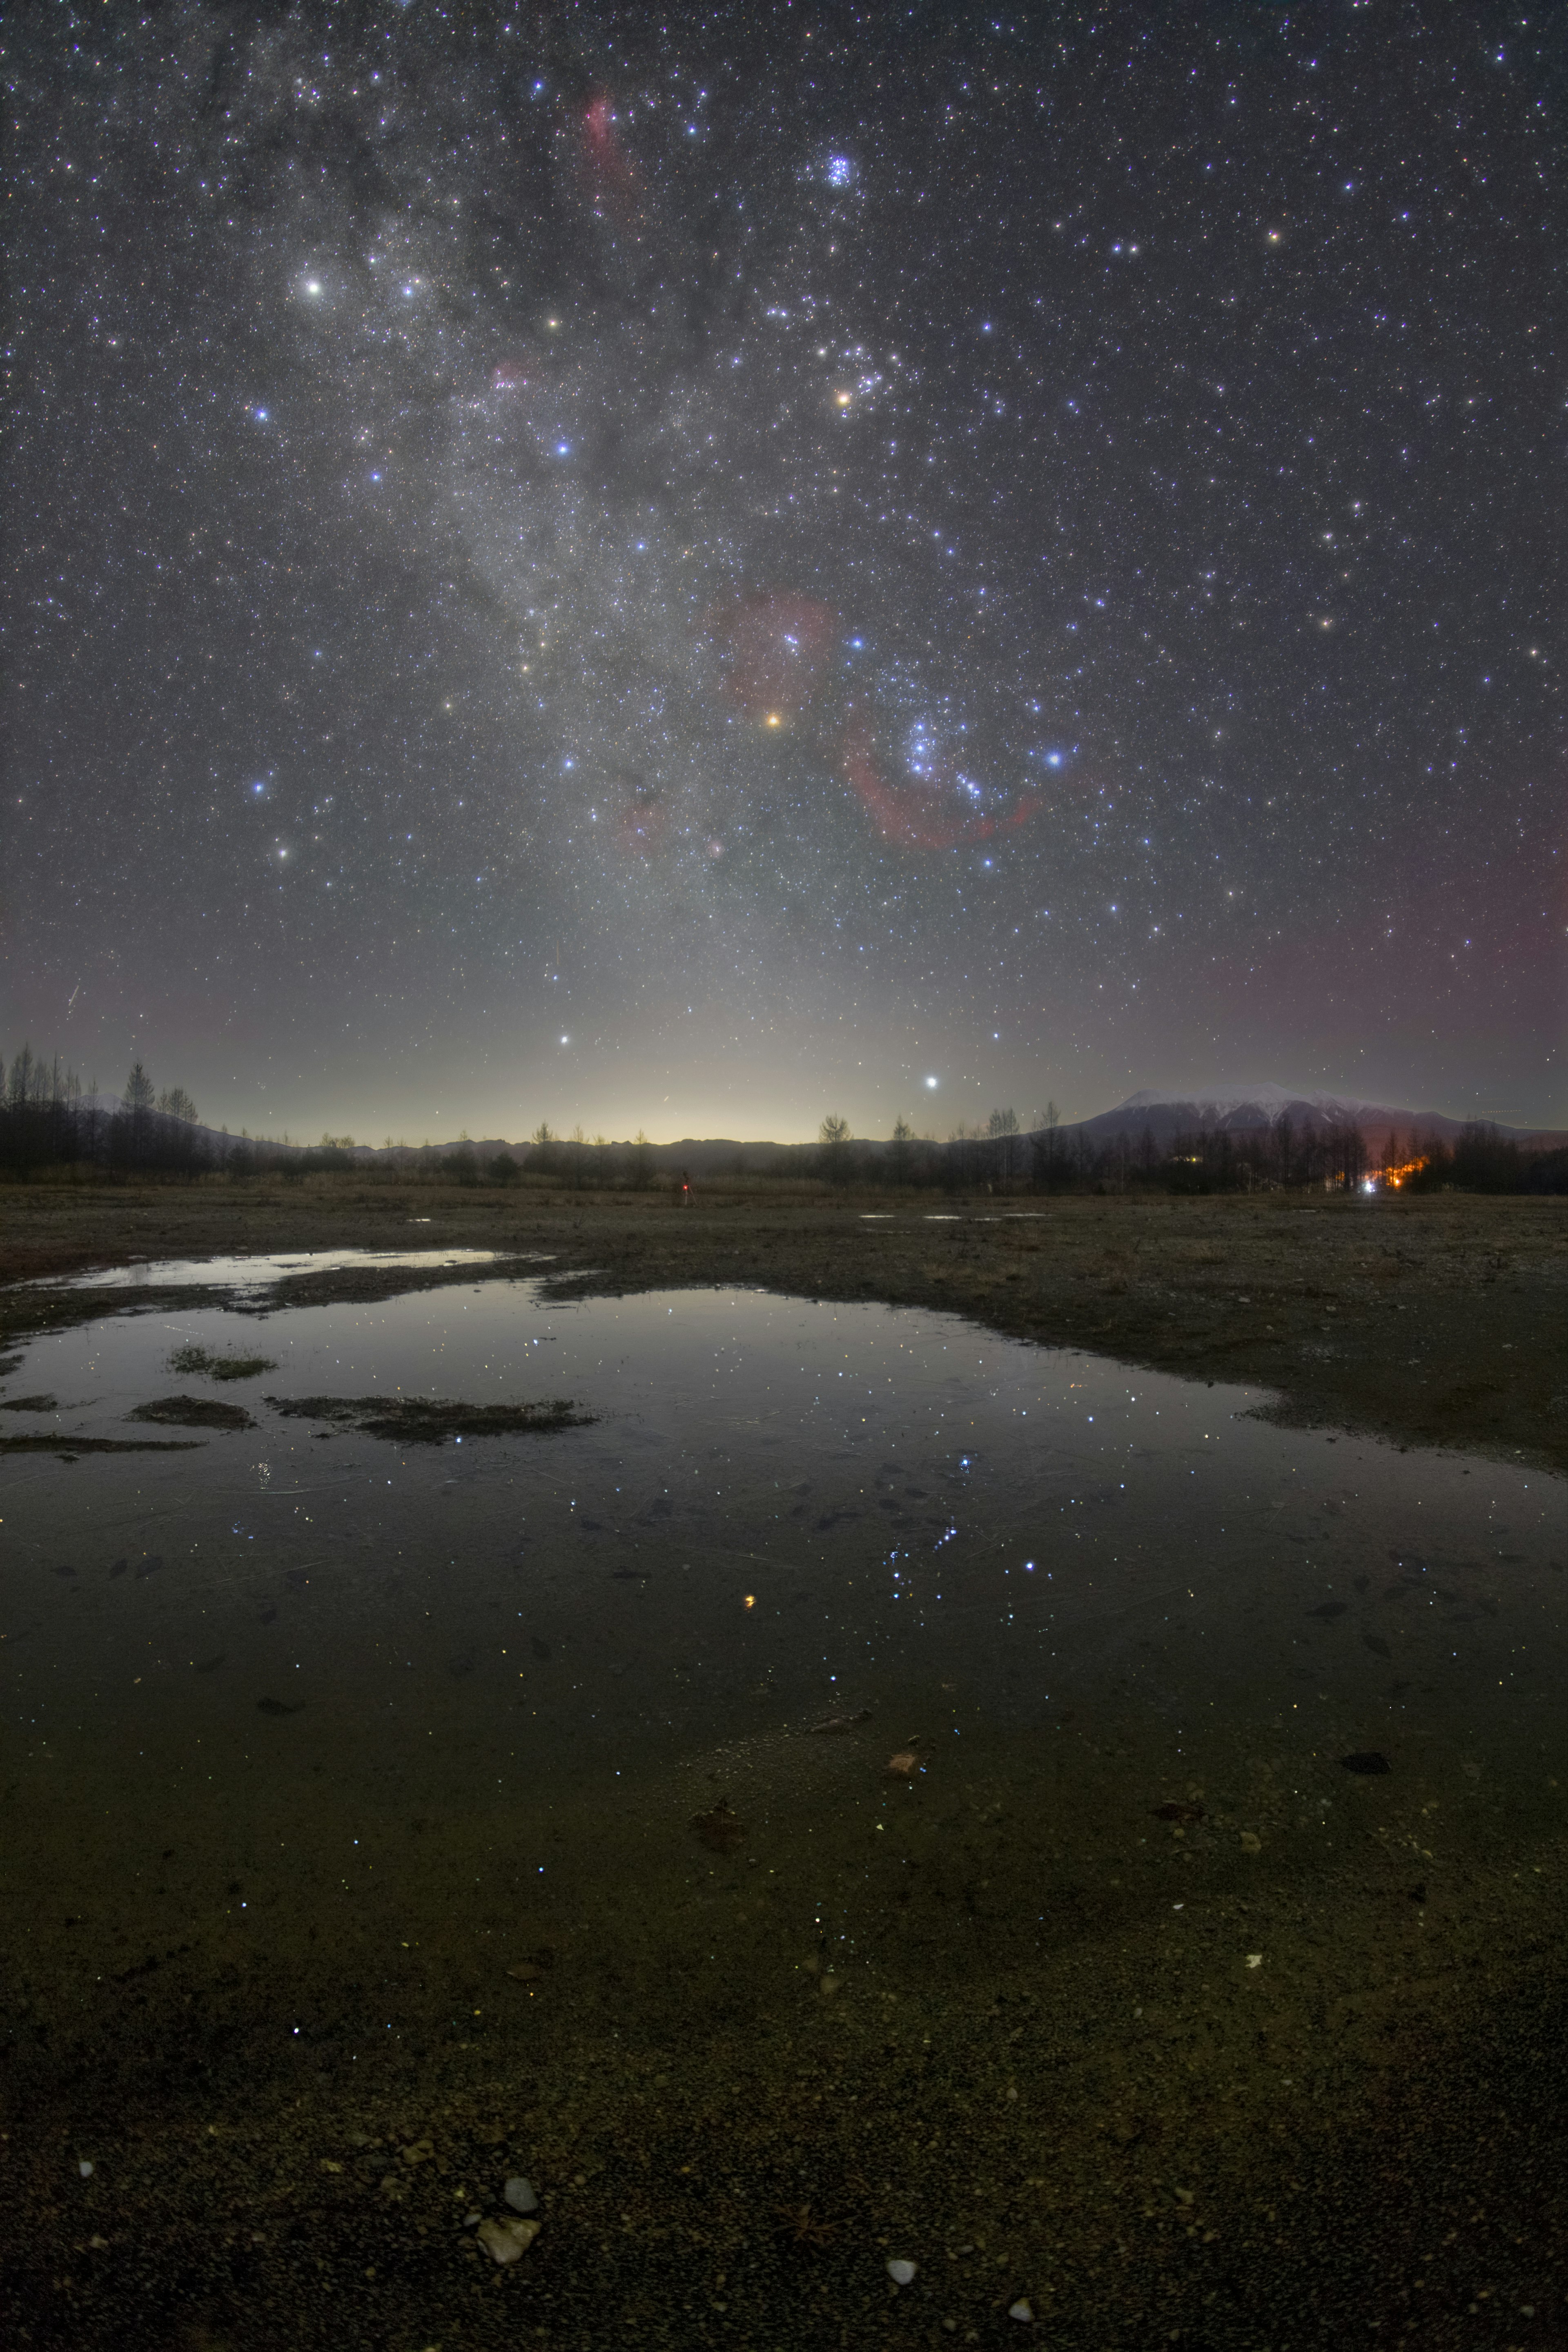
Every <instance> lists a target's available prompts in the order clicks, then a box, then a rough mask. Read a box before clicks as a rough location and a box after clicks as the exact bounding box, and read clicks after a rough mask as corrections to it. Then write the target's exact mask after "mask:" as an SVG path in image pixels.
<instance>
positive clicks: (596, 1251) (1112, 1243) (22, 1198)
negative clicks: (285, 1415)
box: [0, 1176, 1568, 1471]
mask: <svg viewBox="0 0 1568 2352" xmlns="http://www.w3.org/2000/svg"><path fill="white" fill-rule="evenodd" d="M416 1220H420V1221H423V1222H415V1221H416ZM450 1245H456V1246H462V1247H469V1248H473V1247H489V1248H495V1249H498V1250H503V1251H520V1252H521V1251H544V1252H550V1253H553V1254H554V1255H556V1257H557V1258H558V1259H559V1261H560V1262H561V1265H562V1268H563V1284H564V1286H565V1287H566V1288H567V1289H568V1290H569V1291H571V1292H574V1293H588V1292H595V1293H610V1292H625V1291H633V1290H647V1289H657V1288H664V1287H668V1288H672V1289H679V1288H682V1287H692V1286H713V1285H727V1284H731V1283H733V1284H744V1285H754V1286H760V1287H764V1288H768V1289H772V1290H777V1291H781V1292H785V1293H791V1294H794V1295H796V1296H802V1297H811V1298H831V1299H882V1300H886V1301H887V1302H889V1304H892V1305H897V1306H922V1307H942V1308H945V1309H947V1310H948V1311H949V1312H951V1313H953V1314H957V1315H963V1316H967V1317H969V1318H972V1319H973V1320H974V1321H975V1322H977V1323H980V1324H983V1325H984V1326H985V1327H986V1328H988V1329H991V1330H994V1331H999V1332H1004V1333H1005V1334H1006V1335H1007V1336H1008V1337H1009V1338H1014V1339H1034V1340H1037V1341H1039V1342H1040V1343H1042V1344H1043V1345H1046V1346H1061V1345H1063V1344H1071V1345H1073V1346H1076V1347H1082V1348H1088V1349H1094V1350H1095V1351H1096V1352H1098V1353H1100V1354H1103V1355H1108V1356H1116V1357H1121V1358H1123V1359H1125V1360H1128V1361H1129V1362H1131V1363H1136V1364H1141V1365H1143V1366H1147V1367H1151V1368H1153V1369H1157V1370H1164V1371H1172V1372H1178V1373H1182V1374H1184V1375H1186V1376H1188V1377H1190V1378H1194V1379H1207V1380H1225V1381H1257V1382H1263V1383H1266V1384H1267V1385H1268V1386H1270V1387H1272V1388H1275V1389H1277V1390H1278V1391H1279V1396H1280V1400H1281V1402H1280V1407H1279V1415H1280V1417H1281V1418H1282V1419H1285V1420H1288V1421H1290V1422H1293V1423H1302V1424H1307V1425H1311V1426H1325V1425H1326V1426H1329V1427H1335V1426H1342V1427H1346V1428H1360V1429H1364V1430H1369V1431H1374V1432H1376V1433H1379V1434H1381V1435H1383V1436H1386V1437H1390V1438H1393V1439H1394V1440H1395V1441H1397V1442H1398V1443H1400V1444H1423V1445H1435V1444H1436V1445H1452V1446H1459V1447H1464V1448H1467V1449H1468V1450H1470V1451H1473V1452H1476V1453H1481V1454H1496V1455H1500V1456H1501V1457H1503V1458H1505V1459H1509V1460H1513V1459H1522V1460H1524V1461H1528V1462H1534V1463H1538V1464H1541V1465H1548V1466H1551V1467H1552V1468H1554V1469H1556V1470H1559V1471H1562V1470H1565V1469H1568V1203H1565V1202H1561V1201H1557V1200H1552V1199H1546V1200H1539V1201H1537V1200H1519V1199H1506V1198H1505V1199H1481V1198H1474V1197H1468V1196H1465V1195H1459V1194H1452V1195H1445V1196H1443V1197H1441V1198H1438V1199H1436V1200H1423V1201H1400V1200H1377V1199H1373V1200H1365V1199H1351V1200H1340V1199H1332V1198H1325V1197H1324V1196H1323V1195H1321V1194H1315V1195H1309V1196H1306V1197H1297V1196H1281V1195H1278V1194H1274V1195H1269V1196H1266V1197H1264V1198H1258V1197H1256V1196H1254V1197H1242V1196H1225V1197H1220V1198H1210V1199H1207V1200H1194V1201H1170V1200H1159V1201H1143V1200H1137V1199H1126V1198H1104V1199H1076V1198H1071V1199H1060V1200H1055V1201H1047V1200H1042V1199H1039V1198H1037V1197H1031V1196H1028V1195H1016V1196H1013V1197H1010V1198H1008V1199H1005V1200H1002V1199H994V1198H990V1197H988V1196H984V1195H981V1196H978V1197H970V1198H967V1199H960V1200H953V1199H950V1198H944V1197H942V1196H941V1195H938V1194H934V1193H923V1192H920V1193H912V1192H886V1193H876V1192H868V1191H865V1190H860V1189H857V1190H854V1191H852V1192H847V1193H846V1194H844V1195H841V1196H837V1197H833V1196H828V1195H826V1194H822V1193H815V1192H810V1191H808V1190H806V1189H805V1188H801V1187H792V1186H787V1185H783V1184H770V1183H767V1182H765V1181H760V1180H752V1181H749V1182H748V1181H735V1182H734V1183H731V1184H729V1185H725V1184H722V1183H714V1184H711V1185H709V1186H705V1187H704V1188H702V1189H701V1190H700V1191H699V1192H696V1193H695V1194H694V1196H693V1200H692V1203H691V1205H690V1206H689V1207H688V1208H684V1209H679V1208H677V1207H675V1206H674V1204H673V1203H672V1201H671V1197H670V1194H669V1192H668V1190H663V1189H661V1190H658V1191H656V1192H649V1193H645V1194H637V1193H625V1192H621V1193H608V1194H595V1193H591V1192H582V1193H576V1192H543V1191H538V1190H534V1189H533V1188H531V1187H523V1188H521V1189H517V1188H514V1189H512V1190H510V1191H507V1190H489V1189H487V1188H485V1187H482V1186H480V1187H474V1188H462V1187H458V1186H456V1185H453V1186H442V1185H433V1184H429V1183H407V1184H381V1183H367V1182H365V1181H363V1180H359V1179H354V1178H342V1177H335V1176H329V1177H312V1178H308V1179H306V1180H305V1181H302V1182H300V1183H296V1184H284V1183H273V1184H258V1185H254V1186H252V1185H247V1186H237V1185H229V1184H227V1183H223V1182H210V1183H198V1184H195V1185H192V1186H190V1187H179V1186H173V1185H169V1186H165V1185H136V1184H125V1185H102V1186H86V1185H79V1186H73V1185H67V1184H60V1185H52V1184H51V1185H45V1184H39V1185H31V1186H16V1187H11V1188H8V1189H6V1190H5V1192H3V1193H0V1348H4V1347H5V1346H7V1345H10V1346H15V1345H16V1342H18V1341H19V1340H21V1339H25V1338H26V1337H27V1336H28V1334H29V1333H31V1332H33V1331H36V1330H39V1329H43V1328H58V1326H59V1325H60V1323H61V1322H62V1321H65V1320H75V1319H78V1318H82V1317H85V1316H86V1315H88V1314H89V1313H96V1312H101V1304H102V1303H101V1301H96V1302H95V1301H89V1299H87V1298H84V1297H78V1298H73V1299H72V1301H71V1302H70V1306H69V1307H68V1308H67V1307H64V1306H63V1305H62V1302H61V1301H60V1299H59V1298H58V1294H57V1295H56V1296H54V1297H49V1296H48V1295H47V1294H45V1293H41V1292H39V1291H37V1290H26V1289H23V1290H19V1289H17V1288H16V1285H18V1284H23V1283H26V1282H27V1281H28V1280H29V1278H35V1279H36V1278H37V1277H38V1276H65V1275H68V1274H72V1273H77V1272H79V1271H82V1270H84V1269H86V1268H88V1267H93V1266H110V1265H125V1264H127V1263H128V1262H131V1261H132V1260H134V1259H136V1258H144V1259H150V1260H155V1259H159V1258H169V1257H202V1256H205V1255H211V1254H215V1253H217V1252H228V1251H272V1250H321V1249H327V1248H343V1247H363V1248H369V1249H395V1248H408V1247H415V1248H421V1249H424V1248H438V1247H443V1246H450ZM568 1269H571V1270H572V1271H570V1272H568V1271H567V1270H568ZM577 1269H582V1271H577ZM464 1278H465V1279H467V1278H468V1276H465V1277H464ZM406 1286H407V1285H406V1284H405V1283H402V1282H400V1283H398V1284H396V1285H395V1287H398V1288H403V1287H406ZM360 1287H361V1284H360V1283H359V1282H355V1281H353V1280H349V1279H345V1280H343V1281H342V1282H341V1283H340V1282H338V1281H336V1280H335V1279H329V1280H328V1281H326V1282H325V1283H321V1284H319V1285H313V1286H312V1294H313V1295H314V1296H321V1297H324V1296H334V1297H335V1296H345V1295H351V1294H352V1293H353V1292H354V1291H356V1290H358V1289H359V1288H360ZM377 1287H378V1288H384V1287H386V1286H385V1285H383V1284H380V1283H378V1284H377Z"/></svg>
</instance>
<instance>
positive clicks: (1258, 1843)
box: [1240, 1830, 1263, 1853]
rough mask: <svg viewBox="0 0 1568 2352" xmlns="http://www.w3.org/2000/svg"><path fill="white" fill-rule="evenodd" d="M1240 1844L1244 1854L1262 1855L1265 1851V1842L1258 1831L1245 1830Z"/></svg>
mask: <svg viewBox="0 0 1568 2352" xmlns="http://www.w3.org/2000/svg"><path fill="white" fill-rule="evenodd" d="M1240 1843H1241V1851H1242V1852H1243V1853H1262V1851H1263V1840H1262V1839H1261V1838H1260V1837H1259V1836H1258V1832H1257V1831H1256V1830H1243V1831H1242V1832H1241V1840H1240Z"/></svg>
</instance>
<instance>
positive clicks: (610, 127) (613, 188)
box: [582, 90, 640, 220]
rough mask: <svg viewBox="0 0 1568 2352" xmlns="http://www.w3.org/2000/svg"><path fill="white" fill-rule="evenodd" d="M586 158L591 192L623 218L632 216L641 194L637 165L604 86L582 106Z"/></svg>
mask: <svg viewBox="0 0 1568 2352" xmlns="http://www.w3.org/2000/svg"><path fill="white" fill-rule="evenodd" d="M582 137H583V162H584V168H585V170H586V172H587V175H588V185H589V192H590V194H592V196H593V198H594V201H595V203H596V204H602V205H605V207H606V208H607V209H608V210H609V211H611V212H613V213H615V214H616V215H618V216H619V217H620V218H621V219H623V220H626V219H629V218H630V216H631V215H632V213H633V211H634V210H635V208H636V205H637V196H638V194H640V183H639V179H638V173H637V165H636V164H635V163H633V161H632V159H631V157H630V155H629V154H628V153H627V152H626V145H625V143H624V142H623V140H622V138H621V134H620V132H619V131H617V129H616V113H615V108H614V107H613V106H612V105H611V103H610V100H609V99H608V98H607V97H606V96H605V93H604V91H603V90H601V91H599V92H598V94H597V95H596V96H595V97H593V98H591V99H590V100H588V103H587V105H586V106H585V107H584V109H583V123H582Z"/></svg>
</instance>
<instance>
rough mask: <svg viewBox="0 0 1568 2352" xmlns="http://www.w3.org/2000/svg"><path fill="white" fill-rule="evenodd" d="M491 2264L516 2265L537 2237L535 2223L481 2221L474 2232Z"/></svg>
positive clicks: (537, 2226) (537, 2225)
mask: <svg viewBox="0 0 1568 2352" xmlns="http://www.w3.org/2000/svg"><path fill="white" fill-rule="evenodd" d="M474 2234H475V2236H476V2237H477V2238H478V2240H479V2243H480V2245H481V2246H483V2248H484V2250H485V2252H486V2253H487V2254H489V2257H490V2260H491V2261H492V2262H496V2263H518V2262H521V2260H522V2257H523V2256H524V2254H526V2253H527V2252H528V2250H529V2248H530V2246H531V2245H532V2243H533V2242H534V2240H535V2238H537V2237H538V2235H539V2224H538V2222H537V2221H481V2222H480V2223H479V2228H478V2230H476V2231H475V2232H474Z"/></svg>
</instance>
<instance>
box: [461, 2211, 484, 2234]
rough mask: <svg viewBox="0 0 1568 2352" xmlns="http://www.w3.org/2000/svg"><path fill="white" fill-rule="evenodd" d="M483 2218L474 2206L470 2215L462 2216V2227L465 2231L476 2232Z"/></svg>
mask: <svg viewBox="0 0 1568 2352" xmlns="http://www.w3.org/2000/svg"><path fill="white" fill-rule="evenodd" d="M484 2218H485V2217H484V2215H483V2214H482V2213H481V2212H480V2211H479V2207H478V2206H477V2205H476V2206H475V2208H474V2210H473V2211H472V2212H471V2213H465V2214H464V2216H463V2227H464V2229H465V2230H477V2229H478V2228H479V2223H480V2222H481V2221H483V2220H484Z"/></svg>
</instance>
